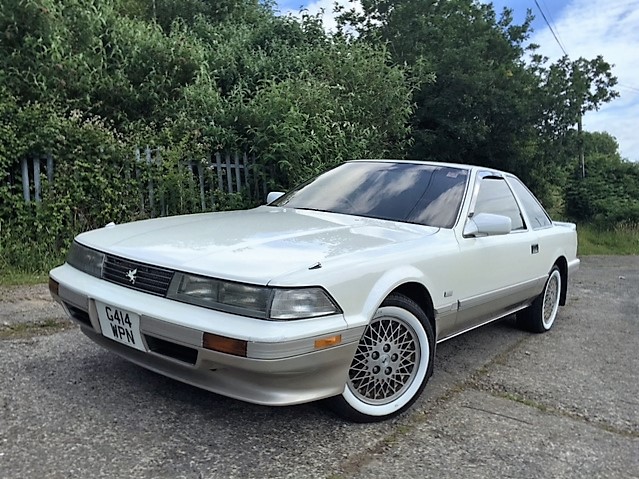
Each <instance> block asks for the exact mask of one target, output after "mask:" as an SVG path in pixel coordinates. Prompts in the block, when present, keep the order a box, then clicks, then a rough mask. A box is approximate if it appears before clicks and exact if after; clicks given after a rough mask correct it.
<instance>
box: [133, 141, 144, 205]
mask: <svg viewBox="0 0 639 479" xmlns="http://www.w3.org/2000/svg"><path fill="white" fill-rule="evenodd" d="M141 162H142V158H141V155H140V147H139V146H138V147H136V148H135V179H136V180H137V181H138V183H140V163H141ZM139 191H140V213H142V214H144V192H143V191H142V188H140V189H139Z"/></svg>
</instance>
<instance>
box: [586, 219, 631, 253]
mask: <svg viewBox="0 0 639 479" xmlns="http://www.w3.org/2000/svg"><path fill="white" fill-rule="evenodd" d="M577 233H578V235H579V248H578V254H579V255H580V256H588V255H593V254H611V255H635V254H636V255H639V224H637V223H621V224H618V225H616V226H612V227H610V228H605V227H602V226H596V225H592V224H587V223H586V224H580V225H578V226H577Z"/></svg>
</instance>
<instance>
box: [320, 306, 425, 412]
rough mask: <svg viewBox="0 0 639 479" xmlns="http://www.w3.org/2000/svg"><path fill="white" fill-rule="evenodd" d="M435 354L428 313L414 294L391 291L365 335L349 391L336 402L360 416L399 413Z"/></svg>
mask: <svg viewBox="0 0 639 479" xmlns="http://www.w3.org/2000/svg"><path fill="white" fill-rule="evenodd" d="M434 355H435V335H434V332H433V328H432V327H431V324H430V322H429V321H428V318H427V316H426V314H425V313H424V312H423V311H422V309H421V308H420V307H419V306H418V305H417V304H416V303H415V302H414V301H412V300H410V299H409V298H407V297H405V296H403V295H400V294H391V295H389V296H388V298H386V300H384V302H383V303H382V305H381V306H380V307H379V309H378V310H377V311H376V313H375V315H374V316H373V319H372V320H371V322H370V324H369V325H368V327H367V328H366V331H365V332H364V334H363V336H362V338H361V339H360V342H359V346H358V348H357V351H356V353H355V357H354V358H353V362H352V363H351V366H350V369H349V372H348V381H347V383H346V387H345V388H344V392H343V393H342V394H341V395H340V396H337V397H335V398H331V400H330V405H331V406H332V408H333V409H334V410H335V411H336V412H337V413H338V414H340V415H341V416H343V417H345V418H347V419H349V420H352V421H356V422H374V421H381V420H384V419H388V418H390V417H393V416H396V415H397V414H400V413H402V412H403V411H405V410H406V409H408V408H409V407H410V406H411V405H412V404H413V403H414V402H415V400H417V398H418V397H419V395H420V393H421V392H422V390H423V389H424V386H425V385H426V382H427V381H428V378H429V377H430V376H431V374H432V372H433V359H434Z"/></svg>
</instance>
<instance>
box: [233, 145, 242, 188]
mask: <svg viewBox="0 0 639 479" xmlns="http://www.w3.org/2000/svg"><path fill="white" fill-rule="evenodd" d="M235 188H236V190H237V192H238V193H239V192H240V190H241V189H242V180H241V179H240V156H239V155H238V154H237V151H236V152H235Z"/></svg>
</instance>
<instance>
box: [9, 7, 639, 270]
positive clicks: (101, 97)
mask: <svg viewBox="0 0 639 479" xmlns="http://www.w3.org/2000/svg"><path fill="white" fill-rule="evenodd" d="M362 5H363V7H364V9H363V13H355V12H354V11H348V9H344V10H343V11H341V12H340V13H339V25H340V27H339V28H338V31H337V32H336V33H334V34H331V33H327V32H326V31H324V30H323V28H322V25H321V23H320V21H319V20H318V18H316V17H313V16H308V15H306V16H304V17H303V18H302V19H301V20H299V21H298V20H295V19H292V18H287V17H281V16H278V15H277V13H276V11H275V6H274V4H273V3H271V2H270V1H269V0H264V1H258V0H219V1H215V2H213V1H209V0H155V1H154V2H147V1H146V0H100V1H98V0H5V1H4V2H3V7H2V9H0V177H2V182H1V183H0V272H1V273H2V274H5V275H6V274H7V272H9V271H11V272H12V275H16V274H17V275H19V274H22V273H41V272H42V271H43V270H46V269H48V268H49V267H50V266H51V265H53V264H55V263H56V262H59V261H61V259H62V258H63V256H64V253H65V250H66V248H67V246H68V244H69V241H70V240H71V238H72V237H73V236H74V235H75V234H76V233H78V232H80V231H83V230H86V229H90V228H94V227H96V226H101V225H104V224H105V223H107V222H109V221H117V222H122V221H129V220H134V219H139V218H143V217H146V216H148V214H149V210H148V209H145V208H144V207H143V206H144V205H143V204H141V203H140V198H139V191H140V189H141V188H142V187H143V186H144V185H146V182H147V181H148V179H149V178H150V177H154V178H156V179H157V180H158V181H157V183H158V188H161V192H162V194H163V195H164V196H165V198H166V202H167V208H168V210H169V212H170V213H171V214H177V213H188V212H193V211H196V210H197V209H198V205H199V201H198V198H197V195H196V194H195V193H194V189H193V188H190V187H189V185H191V184H192V183H193V181H194V180H193V177H192V175H191V174H190V173H189V172H188V171H187V170H186V168H184V167H183V164H184V161H185V160H197V161H199V160H203V159H205V158H207V156H209V155H211V154H213V153H215V152H216V151H246V152H249V153H251V154H254V155H255V156H256V158H257V161H258V167H259V168H261V171H263V172H268V180H269V181H270V186H271V187H272V188H278V189H280V188H288V187H291V186H292V185H294V184H295V183H298V182H300V181H302V180H304V179H306V178H308V177H309V176H312V175H314V174H316V173H317V172H319V171H321V170H324V169H326V168H327V167H330V166H332V165H334V164H337V163H339V162H342V161H344V160H346V159H350V158H361V157H372V158H379V157H399V158H402V157H409V158H421V159H436V160H442V161H453V162H464V163H477V164H482V165H486V166H492V167H497V168H502V169H506V170H510V171H513V172H514V173H516V174H518V175H519V176H520V177H522V179H524V180H525V181H526V182H527V183H528V184H529V185H531V187H532V189H533V190H534V191H535V192H536V193H537V195H538V196H540V197H541V198H542V200H543V201H544V203H545V204H546V206H547V207H548V208H549V209H550V210H551V211H553V212H557V213H558V214H559V215H561V216H562V217H568V218H571V219H577V220H580V221H588V222H595V223H596V224H601V225H606V226H607V227H608V226H610V225H613V224H615V225H616V224H619V225H623V224H627V223H628V222H634V223H636V222H637V221H638V218H639V206H638V204H639V166H638V165H636V164H634V163H629V162H627V161H625V160H623V159H622V158H621V157H620V156H619V153H618V146H617V144H616V142H615V141H614V139H613V138H611V137H610V136H609V135H607V134H593V133H586V134H584V135H582V136H581V137H578V135H576V133H575V130H576V124H577V119H578V117H579V115H580V114H582V113H584V112H586V111H588V110H592V109H596V108H598V107H599V106H601V105H602V104H603V103H605V102H608V101H610V100H612V99H613V98H614V97H615V96H617V93H616V92H615V91H614V86H615V83H616V79H615V78H614V77H613V76H612V74H611V67H610V65H608V64H607V63H606V62H605V61H604V59H603V58H601V57H597V58H594V59H590V60H589V59H583V58H581V59H577V60H574V61H571V60H569V59H568V58H563V59H561V60H560V61H558V62H556V63H554V64H549V63H548V61H547V60H546V59H544V58H542V57H540V56H539V55H536V54H535V46H534V45H530V44H529V40H528V39H529V35H530V18H529V19H527V20H526V21H525V22H524V24H522V25H515V24H513V21H512V15H511V12H509V11H508V10H504V12H501V13H496V12H495V11H494V9H493V7H492V5H490V4H483V3H480V2H478V1H474V0H449V1H447V2H431V1H425V0H402V1H399V0H366V1H364V2H362ZM347 32H348V33H347ZM530 55H532V59H531V60H530V61H528V60H527V59H528V57H529V56H530ZM146 145H152V146H153V147H154V148H158V149H160V151H161V158H162V162H161V163H160V164H155V165H151V166H150V165H141V164H139V163H136V161H135V155H134V153H133V152H134V149H135V148H136V147H139V146H146ZM582 145H583V148H584V150H585V153H586V176H585V178H583V177H582V176H581V175H580V173H581V169H580V166H579V164H578V160H577V158H578V150H579V148H580V147H581V146H582ZM43 155H51V156H52V157H53V158H54V159H55V165H56V171H55V180H54V182H53V183H52V184H47V182H46V174H44V172H43V174H42V182H43V188H42V195H43V201H42V202H41V203H37V204H36V203H35V202H31V203H28V204H27V203H26V202H25V201H24V200H23V198H22V185H21V170H20V164H21V160H22V159H24V158H36V157H42V156H43ZM160 179H161V181H159V180H160ZM253 201H254V199H251V198H249V197H248V196H246V195H244V194H236V195H225V194H219V195H217V196H216V203H215V204H214V205H213V206H214V207H215V208H216V209H227V208H236V207H245V206H250V205H252V204H254V203H253Z"/></svg>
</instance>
